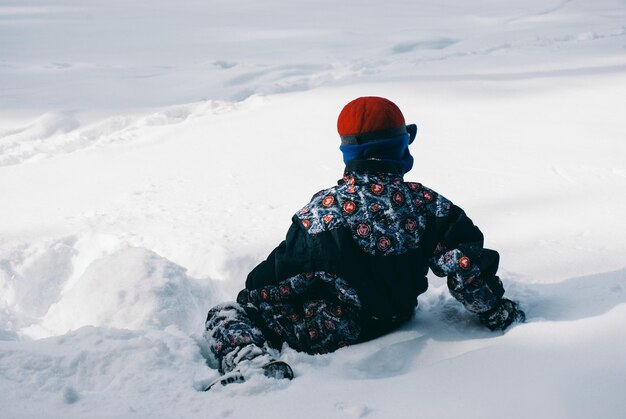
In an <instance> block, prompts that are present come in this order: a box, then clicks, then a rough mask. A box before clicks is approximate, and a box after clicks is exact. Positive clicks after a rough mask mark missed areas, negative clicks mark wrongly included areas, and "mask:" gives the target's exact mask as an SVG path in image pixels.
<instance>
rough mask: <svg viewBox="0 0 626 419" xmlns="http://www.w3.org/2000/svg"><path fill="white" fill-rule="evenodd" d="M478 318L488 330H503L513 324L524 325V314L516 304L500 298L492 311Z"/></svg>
mask: <svg viewBox="0 0 626 419" xmlns="http://www.w3.org/2000/svg"><path fill="white" fill-rule="evenodd" d="M479 318H480V321H481V322H482V324H484V325H485V326H487V327H488V328H489V330H505V329H506V328H507V327H509V326H510V325H511V324H513V323H515V322H517V323H524V322H525V321H526V313H524V312H523V311H522V310H521V309H520V308H519V306H518V305H517V303H514V302H513V301H511V300H509V299H506V298H502V299H501V300H500V302H499V303H498V305H497V306H496V307H495V308H494V309H492V310H489V311H487V312H486V313H482V314H480V315H479Z"/></svg>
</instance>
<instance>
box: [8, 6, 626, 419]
mask: <svg viewBox="0 0 626 419" xmlns="http://www.w3.org/2000/svg"><path fill="white" fill-rule="evenodd" d="M365 95H378V96H385V97H388V98H390V99H391V100H393V101H394V102H396V103H397V104H398V105H399V106H400V108H401V109H402V110H403V112H404V114H405V116H406V118H407V122H409V123H412V122H414V123H417V124H418V125H419V127H420V131H419V134H418V138H417V140H416V141H415V143H414V144H413V145H412V146H411V147H412V153H413V155H414V156H415V159H416V162H415V166H414V169H413V170H412V171H411V172H410V173H409V174H408V175H407V177H406V178H407V179H408V180H415V181H420V182H423V183H424V184H426V185H428V186H429V187H432V188H434V189H436V190H438V191H439V192H441V193H442V194H444V195H445V196H447V197H449V198H450V199H452V200H453V201H454V202H455V203H457V204H458V205H460V206H461V207H463V208H464V209H465V210H466V211H467V212H468V214H469V215H470V217H471V218H472V219H473V220H474V221H475V222H476V223H477V224H478V225H479V226H480V227H481V229H482V230H483V232H484V233H485V236H486V246H487V247H490V248H493V249H497V250H498V251H499V252H500V254H501V269H500V276H501V277H502V279H503V281H504V283H505V286H506V289H507V295H508V296H509V297H510V298H513V299H516V300H519V301H520V303H521V305H522V306H523V307H524V308H525V310H526V312H527V315H528V318H529V321H528V323H526V324H523V325H519V326H516V327H514V328H512V329H510V330H509V331H507V332H506V333H491V332H489V331H488V330H486V329H484V328H483V327H481V326H480V325H479V324H478V323H477V321H476V320H475V318H474V317H472V316H471V315H470V314H469V313H467V312H465V311H464V310H463V308H462V307H461V305H460V304H459V303H457V302H456V301H455V300H454V299H452V298H451V297H450V296H449V294H448V291H447V288H446V286H445V284H444V282H443V280H441V279H439V278H436V277H432V278H431V282H430V289H429V290H428V292H427V293H426V294H424V295H422V296H420V298H419V307H418V309H417V312H416V316H415V319H414V320H413V321H411V322H409V323H408V324H406V325H405V326H404V327H402V328H401V329H400V330H399V331H397V332H395V333H392V334H390V335H388V336H385V337H383V338H380V339H377V340H375V341H372V342H368V343H365V344H361V345H356V346H354V347H350V348H345V349H342V350H339V351H337V352H336V353H334V354H330V355H323V356H309V355H305V354H299V353H296V352H294V351H292V350H290V349H286V350H285V351H284V352H283V354H282V359H284V360H285V361H287V362H289V363H290V364H291V365H292V366H293V368H294V371H295V373H296V376H297V377H296V379H295V380H294V381H292V382H284V381H276V380H270V379H266V378H264V377H259V378H258V379H254V380H251V381H249V382H246V383H244V384H238V385H232V386H228V387H224V388H219V389H216V390H215V391H211V392H210V393H204V392H200V391H198V390H199V389H201V388H202V387H203V386H204V385H206V383H208V382H210V381H211V380H212V379H214V378H215V377H216V376H217V374H216V372H215V371H214V370H211V369H210V368H209V367H208V366H207V365H206V362H205V355H206V345H205V344H204V343H203V341H202V337H201V333H202V330H203V320H204V316H205V314H206V311H207V310H208V309H209V308H210V307H211V306H212V305H214V304H216V303H218V302H221V301H224V300H232V299H233V298H234V297H235V295H236V292H237V291H238V290H239V289H240V288H241V287H242V286H243V282H244V280H245V276H246V274H247V273H248V272H249V270H251V269H252V268H253V267H254V266H255V264H257V263H258V262H260V261H261V260H263V259H264V258H265V256H266V255H267V254H268V253H269V251H271V249H272V248H273V247H274V246H276V245H277V244H278V243H279V241H280V240H281V239H282V238H283V236H284V234H285V232H286V230H287V228H288V226H289V223H290V217H291V215H292V214H293V213H294V212H295V211H297V210H298V209H299V208H301V207H302V206H303V205H304V204H305V203H307V202H308V200H309V198H310V197H311V195H312V194H313V193H315V192H317V191H318V190H320V189H323V188H326V187H329V186H331V185H332V184H334V182H335V181H336V180H337V179H338V178H339V177H340V176H341V174H342V170H343V166H342V161H341V155H340V152H339V150H338V145H339V139H338V137H337V134H336V131H335V122H336V117H337V115H338V113H339V111H340V110H341V108H342V106H343V105H344V104H345V103H347V102H348V101H349V100H352V99H354V98H355V97H358V96H365ZM625 214H626V2H625V1H623V0H594V1H591V0H541V1H540V0H514V1H506V2H505V1H496V0H475V1H471V2H469V1H463V0H449V1H423V0H419V1H409V0H405V1H400V0H388V1H384V2H382V1H381V2H375V1H364V0H360V1H357V0H345V1H339V0H332V1H331V0H314V1H293V0H291V1H290V0H271V1H263V0H230V1H226V0H224V1H218V0H204V1H200V0H189V1H173V0H171V1H156V0H151V1H148V0H138V1H121V0H109V1H104V0H102V1H95V0H90V1H84V0H47V1H46V0H29V1H26V0H24V1H17V0H1V1H0V417H2V418H3V419H4V418H6V419H11V418H42V417H46V418H48V417H49V418H109V417H115V418H126V417H129V418H130V417H133V418H135V417H136V418H177V417H180V418H187V417H199V418H219V417H226V418H247V417H255V418H277V417H296V416H297V417H301V418H351V417H356V418H358V417H366V418H417V417H419V418H501V417H507V418H624V417H625V415H626V398H624V394H625V393H624V391H625V388H626V355H625V354H626V327H625V324H626V216H625Z"/></svg>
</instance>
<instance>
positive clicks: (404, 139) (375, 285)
mask: <svg viewBox="0 0 626 419" xmlns="http://www.w3.org/2000/svg"><path fill="white" fill-rule="evenodd" d="M337 130H338V132H339V135H340V137H341V146H340V150H341V151H342V152H343V160H344V162H345V163H346V167H345V171H344V174H343V178H342V179H341V180H339V182H338V185H337V186H333V187H332V188H329V189H324V190H322V191H320V192H318V193H316V194H315V195H314V196H313V198H312V199H311V202H309V203H308V204H307V205H305V206H304V207H303V208H302V209H301V210H299V211H298V212H297V213H296V214H295V215H294V216H293V218H292V224H291V227H290V228H289V231H288V232H287V237H286V239H285V240H284V241H283V242H282V243H280V245H279V246H278V247H276V248H275V249H274V250H273V251H272V252H271V253H270V255H269V256H268V257H267V259H266V260H265V261H264V262H262V263H260V264H259V265H258V266H257V267H256V268H254V269H253V270H252V272H250V274H249V275H248V278H247V280H246V285H245V289H244V290H242V291H241V292H240V293H239V295H238V296H237V302H236V303H225V304H220V305H218V306H217V307H214V308H212V309H211V310H210V311H209V313H208V316H207V320H206V331H205V333H204V336H205V338H206V339H207V341H208V345H209V349H210V352H211V357H210V358H211V359H210V361H211V363H212V364H213V366H216V367H217V368H218V370H219V371H220V372H221V373H222V374H225V376H223V377H220V379H218V380H217V381H215V382H214V383H213V384H215V383H221V384H224V385H225V384H228V383H230V382H235V381H243V380H245V379H246V378H247V375H249V374H253V373H255V372H259V371H261V372H263V373H264V374H265V375H266V376H269V377H274V378H287V379H291V378H293V371H292V369H291V368H290V366H289V365H288V364H286V363H285V362H282V361H278V360H275V359H274V358H272V357H271V356H270V352H271V351H268V347H271V348H280V347H281V346H282V345H283V344H284V343H286V344H288V345H289V346H290V347H292V348H293V349H295V350H297V351H303V352H307V353H310V354H323V353H328V352H332V351H335V350H336V349H338V348H341V347H344V346H348V345H353V344H356V343H359V342H364V341H367V340H370V339H374V338H376V337H379V336H381V335H383V334H385V333H388V332H390V331H392V330H394V329H395V328H397V327H398V326H399V325H401V324H402V323H404V322H406V321H407V320H409V319H410V318H411V317H412V316H413V313H414V311H415V307H416V306H417V297H418V295H420V294H422V293H423V292H425V291H426V289H427V288H428V282H427V278H426V274H427V272H428V269H429V268H430V269H431V270H432V271H433V273H434V274H435V275H437V276H440V277H444V276H445V277H447V280H448V281H447V283H448V288H449V289H450V293H451V294H452V296H454V298H456V299H457V300H458V301H460V302H461V303H462V304H463V305H464V306H465V308H466V309H467V310H468V311H470V312H471V313H475V314H476V315H477V316H478V319H479V320H480V322H482V323H483V324H484V325H485V326H486V327H488V328H489V329H491V330H504V329H506V328H507V327H508V326H510V325H511V324H512V323H513V322H523V321H524V320H525V315H524V312H523V311H522V310H520V309H519V308H518V306H517V304H516V303H514V302H512V301H511V300H508V299H506V298H503V297H502V296H503V294H504V288H503V287H502V282H501V281H500V279H499V278H498V276H497V275H496V273H497V270H498V262H499V255H498V253H497V252H496V251H494V250H490V249H486V248H484V247H483V234H482V233H481V231H480V230H479V229H478V227H476V226H475V225H474V224H473V223H472V221H471V220H470V219H469V218H468V217H467V215H466V214H465V212H464V211H463V210H462V209H461V208H459V207H458V206H456V205H454V204H453V203H452V202H450V201H449V200H448V199H446V198H444V197H443V196H442V195H440V194H438V193H437V192H435V191H433V190H432V189H429V188H427V187H426V186H424V185H422V184H420V183H417V182H406V181H404V179H403V175H404V174H406V173H407V172H408V171H409V170H411V168H412V166H413V157H412V156H411V154H410V153H409V145H410V144H411V143H412V142H413V140H414V139H415V136H416V133H417V126H416V125H413V124H412V125H406V122H405V119H404V116H403V115H402V112H401V111H400V109H399V108H398V107H397V106H396V105H395V104H394V103H393V102H391V101H389V100H387V99H384V98H380V97H360V98H357V99H355V100H353V101H351V102H350V103H348V104H347V105H346V106H345V107H344V108H343V110H342V111H341V113H340V114H339V118H338V121H337ZM213 384H212V385H213ZM210 387H211V386H209V388H210ZM207 389H208V388H207Z"/></svg>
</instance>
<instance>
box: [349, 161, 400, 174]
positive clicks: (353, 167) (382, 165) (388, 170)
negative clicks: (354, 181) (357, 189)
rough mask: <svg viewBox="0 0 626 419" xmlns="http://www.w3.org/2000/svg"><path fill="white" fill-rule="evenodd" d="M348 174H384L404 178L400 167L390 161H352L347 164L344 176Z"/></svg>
mask: <svg viewBox="0 0 626 419" xmlns="http://www.w3.org/2000/svg"><path fill="white" fill-rule="evenodd" d="M348 173H349V174H352V173H355V174H358V173H374V174H382V173H384V174H390V175H394V176H400V177H402V171H401V170H400V168H399V167H398V165H397V164H396V163H394V162H391V161H388V160H366V159H357V160H350V161H349V162H348V163H346V169H345V170H344V174H348Z"/></svg>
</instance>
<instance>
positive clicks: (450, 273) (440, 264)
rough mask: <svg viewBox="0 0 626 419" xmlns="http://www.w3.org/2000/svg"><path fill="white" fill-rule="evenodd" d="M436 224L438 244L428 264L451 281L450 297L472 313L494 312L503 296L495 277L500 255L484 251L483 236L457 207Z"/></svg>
mask: <svg viewBox="0 0 626 419" xmlns="http://www.w3.org/2000/svg"><path fill="white" fill-rule="evenodd" d="M436 224H437V226H436V230H437V239H438V241H437V245H436V247H435V251H434V254H433V256H432V257H431V258H430V260H429V263H430V268H431V270H432V271H433V273H434V274H435V275H437V276H447V277H448V288H449V289H450V292H451V294H452V295H453V296H454V297H455V298H456V299H457V300H459V301H460V302H461V303H462V304H463V305H464V306H465V308H467V309H468V310H469V311H471V312H474V313H484V312H487V311H489V310H491V309H493V308H494V307H495V306H496V305H497V304H498V302H499V300H500V299H501V297H502V294H504V289H503V287H502V283H501V282H500V279H499V278H498V277H497V276H496V272H497V270H498V264H499V260H500V256H499V254H498V252H496V251H495V250H491V249H485V248H484V247H483V234H482V233H481V231H480V230H479V229H478V227H476V226H475V225H474V223H473V222H472V220H470V219H469V217H467V215H466V214H465V212H464V211H463V210H462V209H461V208H459V207H457V206H455V205H452V207H451V208H450V211H449V212H448V213H447V214H446V216H444V217H439V218H437V220H436Z"/></svg>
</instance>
